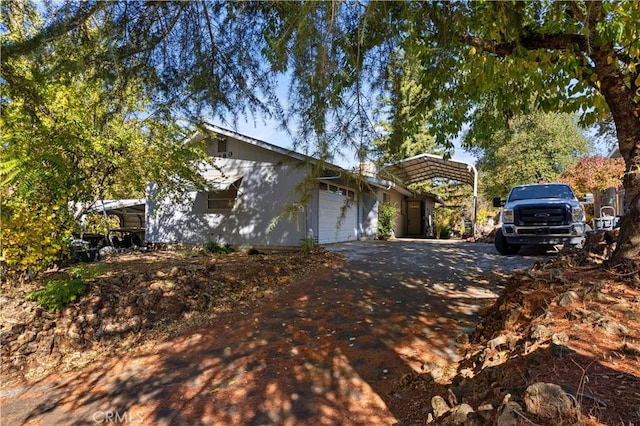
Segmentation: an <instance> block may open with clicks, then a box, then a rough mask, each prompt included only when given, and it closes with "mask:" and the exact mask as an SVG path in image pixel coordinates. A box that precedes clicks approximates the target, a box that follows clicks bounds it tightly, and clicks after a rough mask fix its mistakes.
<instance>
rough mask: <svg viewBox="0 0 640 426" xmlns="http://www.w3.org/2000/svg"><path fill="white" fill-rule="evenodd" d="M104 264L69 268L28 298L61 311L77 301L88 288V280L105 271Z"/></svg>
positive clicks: (47, 307)
mask: <svg viewBox="0 0 640 426" xmlns="http://www.w3.org/2000/svg"><path fill="white" fill-rule="evenodd" d="M105 269H106V268H105V266H104V265H102V264H94V265H91V266H89V265H80V266H76V267H73V268H69V270H68V271H67V272H66V273H61V274H57V275H55V277H54V278H51V279H50V280H48V281H47V285H46V286H45V288H43V289H42V290H37V291H34V292H31V293H29V294H27V300H35V302H36V303H37V304H38V305H40V306H42V307H43V308H44V309H46V310H47V311H49V312H56V311H61V310H62V309H63V308H64V307H65V305H66V304H67V303H71V302H75V301H76V300H77V299H78V297H79V296H82V295H83V294H84V293H85V291H86V290H87V287H88V285H87V283H86V280H91V279H94V278H96V277H97V276H99V275H101V274H102V273H103V272H104V271H105Z"/></svg>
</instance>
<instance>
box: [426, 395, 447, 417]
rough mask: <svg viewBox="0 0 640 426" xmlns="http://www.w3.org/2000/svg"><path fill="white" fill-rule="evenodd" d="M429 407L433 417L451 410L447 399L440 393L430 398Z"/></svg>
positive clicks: (440, 415)
mask: <svg viewBox="0 0 640 426" xmlns="http://www.w3.org/2000/svg"><path fill="white" fill-rule="evenodd" d="M431 408H432V409H433V415H434V416H435V418H439V417H442V416H444V415H445V414H447V413H448V412H449V410H451V408H449V404H447V401H445V400H444V398H443V397H441V396H440V395H436V396H434V397H433V398H431Z"/></svg>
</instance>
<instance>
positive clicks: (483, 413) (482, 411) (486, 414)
mask: <svg viewBox="0 0 640 426" xmlns="http://www.w3.org/2000/svg"><path fill="white" fill-rule="evenodd" d="M494 410H495V409H494V407H493V405H492V404H482V405H480V406H478V409H477V410H476V412H477V413H478V415H479V416H480V417H481V418H482V419H483V420H485V421H486V422H488V421H489V420H491V418H492V417H493V415H494Z"/></svg>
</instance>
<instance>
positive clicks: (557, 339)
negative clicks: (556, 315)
mask: <svg viewBox="0 0 640 426" xmlns="http://www.w3.org/2000/svg"><path fill="white" fill-rule="evenodd" d="M551 341H552V342H553V343H555V344H556V345H559V344H561V343H566V342H568V341H569V336H568V335H567V333H565V332H564V331H561V332H560V333H554V334H553V336H551Z"/></svg>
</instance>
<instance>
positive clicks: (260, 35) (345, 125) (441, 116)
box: [2, 1, 640, 262]
mask: <svg viewBox="0 0 640 426" xmlns="http://www.w3.org/2000/svg"><path fill="white" fill-rule="evenodd" d="M15 4H18V2H4V3H3V6H2V7H3V8H4V9H6V8H11V7H13V6H14V5H15ZM57 4H58V3H56V5H57ZM55 12H56V13H55V14H54V13H52V14H50V15H49V19H48V20H47V24H46V25H45V26H44V27H43V28H42V30H39V31H37V32H35V33H34V34H30V35H29V36H28V37H27V38H25V39H24V40H23V41H18V42H16V41H8V42H5V41H3V43H2V50H3V57H2V66H3V69H4V67H5V63H6V62H7V61H13V60H16V58H19V57H21V56H22V55H25V54H26V53H27V52H29V51H31V50H33V49H35V48H36V47H37V46H40V45H42V44H45V43H46V42H48V41H50V40H51V39H53V38H56V37H63V36H64V37H69V35H70V34H71V35H72V36H74V35H78V34H81V33H82V31H77V29H82V28H85V27H86V25H87V24H88V23H91V24H92V25H96V26H98V27H99V28H100V30H101V31H102V32H104V33H105V36H107V37H108V38H109V40H111V46H112V48H111V49H110V50H109V51H108V52H107V53H106V54H103V55H101V56H100V60H101V61H102V63H103V64H104V63H109V64H113V66H114V67H115V69H118V70H123V72H125V71H126V73H127V74H137V75H139V76H140V75H142V76H143V77H144V78H143V79H142V81H144V82H145V84H146V87H147V91H148V92H150V93H154V94H155V95H156V96H149V98H150V99H154V100H156V101H157V102H158V103H163V104H165V105H169V106H170V108H169V109H168V111H172V109H171V108H174V110H173V111H176V110H178V109H181V110H191V111H192V112H198V111H199V112H202V111H203V110H206V111H208V112H209V113H218V114H219V113H225V112H228V111H233V112H234V115H235V116H236V117H237V116H238V115H242V114H243V113H247V112H249V113H253V112H261V111H262V112H265V113H275V114H276V115H278V116H281V117H283V118H286V115H287V114H286V111H283V110H282V109H281V106H280V105H279V104H278V102H277V99H276V97H275V89H274V87H275V86H274V79H275V75H276V73H285V72H286V73H287V76H288V77H290V79H291V88H290V89H291V90H290V95H291V96H290V98H289V100H288V106H289V108H290V111H291V112H292V113H293V114H295V116H296V117H297V119H296V120H295V126H296V127H298V128H299V129H300V130H301V131H300V135H301V136H302V137H303V138H304V139H305V140H313V141H315V143H316V144H317V146H318V149H317V153H318V154H319V155H323V154H327V153H328V152H331V151H332V149H333V148H334V145H332V141H335V140H336V135H337V134H341V135H344V136H345V137H344V140H345V141H353V143H354V144H355V145H356V146H361V145H362V143H363V142H362V141H364V140H366V137H365V136H366V132H367V131H368V129H370V127H371V126H370V123H369V122H368V120H367V114H366V113H367V111H368V106H370V97H369V96H368V95H369V94H370V93H371V89H372V88H378V87H382V84H381V83H382V82H383V81H384V76H383V74H384V70H386V64H388V63H389V62H390V61H391V59H392V58H393V56H394V55H395V54H396V52H398V51H402V52H404V53H405V54H406V55H409V56H410V57H415V58H416V59H417V61H418V63H419V64H420V72H419V76H420V78H419V83H420V84H421V85H422V86H423V87H429V88H430V90H429V92H428V96H427V97H426V98H425V99H424V101H423V103H422V105H421V106H422V107H423V108H424V110H426V111H430V112H432V113H431V114H430V115H429V117H428V121H429V124H430V133H431V134H433V135H434V136H436V138H437V141H438V142H439V143H440V144H441V145H443V146H451V141H452V140H453V137H455V136H456V135H457V134H458V133H460V132H461V130H463V129H464V126H465V125H469V126H470V129H469V132H468V133H467V138H466V140H465V142H466V144H467V145H468V146H489V145H491V144H492V143H493V142H492V135H493V134H494V133H495V131H496V130H498V129H502V128H504V127H505V126H506V125H507V124H508V122H509V121H510V120H511V119H512V118H513V117H516V116H519V115H525V114H527V113H529V112H531V111H536V110H538V109H541V110H543V111H554V112H568V113H575V112H578V113H580V114H581V121H582V124H583V125H590V124H592V123H594V122H596V121H597V120H599V119H601V120H604V119H607V118H611V119H612V120H613V122H614V123H615V128H616V133H617V139H618V145H619V148H620V153H621V155H622V157H623V158H624V160H625V177H624V187H625V189H626V192H625V193H626V203H627V204H628V207H629V213H628V214H627V215H626V216H625V218H624V220H623V222H622V228H621V232H620V240H619V241H618V245H617V248H616V252H615V254H614V256H613V259H612V261H613V262H618V261H622V260H625V259H628V260H635V259H637V258H638V257H640V242H639V241H640V118H639V117H640V95H639V94H638V89H639V87H640V75H639V73H638V71H639V70H638V67H639V66H640V63H639V62H640V5H639V4H638V2H625V1H606V2H605V1H576V2H549V1H543V2H412V1H411V2H375V1H373V2H362V3H360V2H303V3H293V2H196V1H194V2H176V3H165V2H135V3H134V2H122V3H120V2H118V3H116V2H99V1H87V2H72V1H68V2H64V3H62V4H61V5H59V6H57V9H56V10H55ZM74 31H75V32H74ZM76 38H77V39H78V40H79V41H80V42H82V39H81V37H80V38H78V37H76ZM186 93H189V96H185V94H186ZM159 94H162V96H159ZM532 100H533V101H532ZM198 105H199V106H200V107H199V108H196V106H198ZM332 124H333V126H332ZM338 132H339V133H338ZM356 132H359V133H356ZM358 134H361V135H365V136H361V137H360V140H357V139H358V137H357V135H358Z"/></svg>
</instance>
